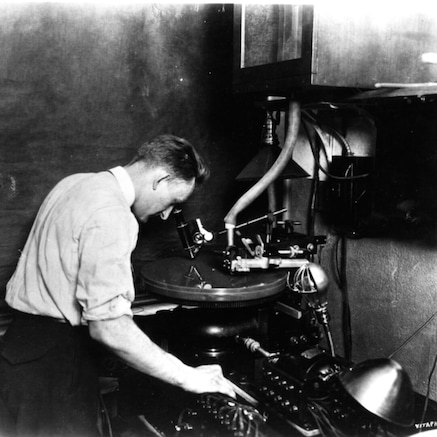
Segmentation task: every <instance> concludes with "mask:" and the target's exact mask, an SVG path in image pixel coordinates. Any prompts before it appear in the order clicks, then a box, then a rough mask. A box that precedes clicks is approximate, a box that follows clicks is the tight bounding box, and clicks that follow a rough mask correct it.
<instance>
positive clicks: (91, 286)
mask: <svg viewBox="0 0 437 437" xmlns="http://www.w3.org/2000/svg"><path fill="white" fill-rule="evenodd" d="M207 174H208V171H207V169H206V167H205V166H204V164H203V162H202V160H201V158H200V157H199V156H198V154H197V153H196V151H195V150H194V148H193V147H192V146H191V145H190V144H189V143H188V142H186V141H185V140H183V139H181V138H178V137H175V136H171V135H163V136H160V137H157V138H155V139H153V140H151V141H149V142H147V143H145V144H143V145H142V146H141V147H140V148H139V150H138V153H137V155H136V157H135V158H134V159H133V160H132V161H131V162H130V163H129V164H128V165H126V166H125V167H116V168H114V169H111V170H110V171H105V172H101V173H91V174H76V175H72V176H69V177H67V178H65V179H64V180H62V181H61V182H59V183H58V184H57V185H56V186H55V188H54V189H53V190H52V191H51V192H50V193H49V195H48V196H47V198H46V199H45V200H44V202H43V204H42V205H41V208H40V210H39V212H38V215H37V217H36V219H35V223H34V225H33V227H32V230H31V232H30V234H29V237H28V240H27V242H26V245H25V247H24V250H23V253H22V255H21V257H20V260H19V263H18V266H17V269H16V271H15V273H14V275H13V276H12V278H11V280H10V281H9V283H8V285H7V293H6V301H7V303H8V304H9V305H10V306H11V307H12V308H13V309H14V310H16V314H15V318H14V321H13V322H12V324H11V326H10V327H9V328H8V331H7V332H6V334H5V338H4V341H3V346H2V350H1V355H0V395H1V396H0V398H1V399H0V404H1V401H2V402H3V404H4V405H5V406H6V410H7V413H8V414H9V418H10V419H11V422H12V424H11V426H12V431H13V432H15V435H16V436H17V437H27V436H32V437H34V436H41V437H42V436H44V437H50V436H53V437H54V436H57V437H64V436H75V437H85V436H91V435H96V429H97V427H96V422H97V409H98V375H97V371H96V366H95V364H94V359H93V358H94V357H93V348H94V349H95V346H96V345H95V343H94V344H93V342H94V341H97V342H99V343H101V344H103V345H104V346H105V347H107V348H108V349H109V350H110V351H112V352H113V353H114V354H116V355H117V356H118V357H120V358H121V359H122V360H123V361H124V362H126V363H127V364H128V365H130V366H132V367H133V368H135V369H137V370H139V371H141V372H144V373H146V374H148V375H152V376H154V377H156V378H159V379H161V380H163V381H167V382H169V383H171V384H173V385H175V386H178V387H181V388H182V389H184V390H187V391H191V392H194V393H202V392H221V393H224V394H227V395H230V396H235V395H234V392H233V389H232V387H231V384H230V383H229V381H228V380H226V379H225V378H224V377H223V374H222V371H221V368H220V367H219V366H216V365H208V366H200V367H197V368H193V367H190V366H187V365H185V364H184V363H182V362H181V361H180V360H179V359H177V358H176V357H175V356H173V355H170V354H169V353H166V352H165V351H164V350H162V349H161V348H159V347H158V346H157V345H156V344H154V343H153V342H152V341H151V340H150V339H149V337H148V336H147V335H146V334H145V333H144V332H143V331H141V330H140V329H139V328H138V327H137V325H136V324H135V323H134V321H133V318H132V310H131V303H132V301H133V300H134V285H133V278H132V273H131V263H130V257H131V253H132V250H133V249H134V247H135V245H136V242H137V236H138V222H137V220H139V221H140V222H146V221H147V220H148V218H149V217H151V216H155V215H159V216H160V217H161V218H162V219H163V220H166V219H167V218H168V217H169V215H170V213H171V211H172V209H173V207H174V206H175V205H177V204H179V203H182V202H184V201H186V200H187V198H188V197H189V196H190V195H191V194H192V192H193V190H194V188H195V184H196V183H200V182H202V180H204V179H205V177H206V176H207ZM84 331H85V334H84ZM4 423H6V422H4Z"/></svg>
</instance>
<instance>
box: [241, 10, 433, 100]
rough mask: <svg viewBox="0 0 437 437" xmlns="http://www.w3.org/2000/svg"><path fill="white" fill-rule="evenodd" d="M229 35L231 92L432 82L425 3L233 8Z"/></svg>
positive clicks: (429, 17) (430, 15)
mask: <svg viewBox="0 0 437 437" xmlns="http://www.w3.org/2000/svg"><path fill="white" fill-rule="evenodd" d="M324 3H326V4H324ZM385 3H391V2H385ZM234 38H235V42H234V44H235V45H234V50H235V53H234V90H235V91H236V92H250V91H266V92H271V93H275V92H282V93H283V92H285V91H287V90H289V89H292V88H295V87H307V86H311V87H343V88H354V89H355V88H359V89H372V88H374V87H375V84H378V83H423V82H437V67H436V65H435V64H431V63H427V62H424V59H425V58H426V56H425V57H424V56H423V55H424V54H429V53H437V8H436V7H432V6H428V8H425V7H422V8H419V7H418V6H416V5H414V4H409V6H408V7H407V6H404V7H403V6H402V5H400V6H395V5H394V4H393V5H388V4H387V5H385V6H384V2H381V5H378V4H375V3H372V4H371V5H370V6H369V5H368V4H366V3H364V4H362V5H360V4H356V2H350V5H347V4H342V5H341V6H338V5H337V6H333V5H330V4H329V2H320V4H317V5H302V4H300V5H291V4H287V5H278V4H276V5H275V4H264V5H258V4H253V5H250V4H243V5H235V9H234ZM425 61H426V59H425Z"/></svg>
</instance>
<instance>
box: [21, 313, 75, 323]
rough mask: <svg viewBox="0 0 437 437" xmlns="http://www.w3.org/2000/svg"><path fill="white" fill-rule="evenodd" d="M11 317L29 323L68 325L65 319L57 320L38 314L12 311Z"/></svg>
mask: <svg viewBox="0 0 437 437" xmlns="http://www.w3.org/2000/svg"><path fill="white" fill-rule="evenodd" d="M13 316H14V317H15V318H17V319H27V320H29V321H31V320H34V321H45V322H54V323H67V324H69V322H68V320H66V319H58V318H56V317H49V316H43V315H40V314H30V313H24V312H22V311H18V310H14V312H13Z"/></svg>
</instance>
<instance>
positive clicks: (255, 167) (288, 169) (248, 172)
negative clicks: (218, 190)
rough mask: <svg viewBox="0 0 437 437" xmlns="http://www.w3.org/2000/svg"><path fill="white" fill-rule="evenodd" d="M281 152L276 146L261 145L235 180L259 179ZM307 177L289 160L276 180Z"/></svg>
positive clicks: (302, 170) (298, 166)
mask: <svg viewBox="0 0 437 437" xmlns="http://www.w3.org/2000/svg"><path fill="white" fill-rule="evenodd" d="M281 150H282V149H281V148H280V147H279V146H277V145H274V144H263V145H262V146H261V148H260V150H259V152H258V153H257V154H256V155H255V156H254V157H253V158H252V160H251V161H250V162H249V164H247V165H246V167H244V169H243V170H242V171H241V172H240V174H239V175H238V176H237V177H236V180H237V181H254V180H258V179H261V178H262V177H263V176H264V175H265V174H266V173H267V171H268V170H269V169H270V167H271V166H272V165H273V164H274V162H275V161H276V159H277V158H278V156H279V154H280V153H281ZM308 176H309V174H308V173H307V172H306V171H305V170H304V169H303V168H302V167H301V166H300V165H299V164H297V163H296V162H295V161H293V160H292V159H290V160H289V161H288V163H287V165H286V166H285V167H284V169H283V170H282V172H281V173H280V175H279V177H278V179H292V178H306V177H308Z"/></svg>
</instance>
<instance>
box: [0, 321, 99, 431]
mask: <svg viewBox="0 0 437 437" xmlns="http://www.w3.org/2000/svg"><path fill="white" fill-rule="evenodd" d="M95 348H96V345H95V343H94V342H93V341H92V340H91V339H90V337H89V334H88V329H87V328H86V327H72V326H70V325H69V324H68V323H59V322H57V321H54V320H53V319H50V318H47V317H40V316H31V315H26V314H23V313H17V314H16V315H15V318H14V321H13V322H12V324H11V325H10V326H9V327H8V330H7V332H6V334H5V335H4V338H3V341H2V343H1V346H0V410H2V412H0V420H1V419H3V420H1V423H0V435H1V436H2V437H4V436H7V437H9V436H11V437H36V436H39V437H73V436H74V437H91V436H92V437H95V436H97V435H98V432H97V418H98V408H99V386H98V373H97V366H96V360H95V353H94V350H95ZM2 416H3V417H2ZM2 427H3V429H2Z"/></svg>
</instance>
